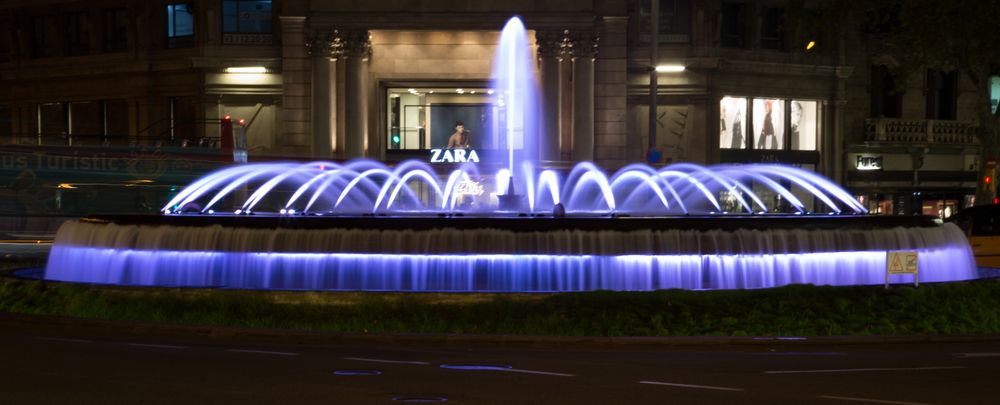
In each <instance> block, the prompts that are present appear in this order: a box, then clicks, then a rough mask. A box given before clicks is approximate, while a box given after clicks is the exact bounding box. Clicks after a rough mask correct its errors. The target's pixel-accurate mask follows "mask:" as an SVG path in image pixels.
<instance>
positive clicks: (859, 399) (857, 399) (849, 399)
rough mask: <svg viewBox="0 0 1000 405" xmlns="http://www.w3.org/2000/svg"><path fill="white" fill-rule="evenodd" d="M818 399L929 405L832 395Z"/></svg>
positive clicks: (916, 403) (898, 404) (899, 404)
mask: <svg viewBox="0 0 1000 405" xmlns="http://www.w3.org/2000/svg"><path fill="white" fill-rule="evenodd" d="M819 397H820V398H824V399H836V400H839V401H854V402H869V403H873V404H897V405H931V404H928V403H926V402H904V401H887V400H884V399H870V398H854V397H837V396H833V395H820V396H819Z"/></svg>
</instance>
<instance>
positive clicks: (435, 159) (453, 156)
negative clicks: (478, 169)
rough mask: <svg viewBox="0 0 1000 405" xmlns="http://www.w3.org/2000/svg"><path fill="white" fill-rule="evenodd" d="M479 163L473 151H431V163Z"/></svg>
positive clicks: (476, 154) (477, 156) (477, 155)
mask: <svg viewBox="0 0 1000 405" xmlns="http://www.w3.org/2000/svg"><path fill="white" fill-rule="evenodd" d="M465 162H473V163H479V154H478V153H476V150H475V149H431V163H465Z"/></svg>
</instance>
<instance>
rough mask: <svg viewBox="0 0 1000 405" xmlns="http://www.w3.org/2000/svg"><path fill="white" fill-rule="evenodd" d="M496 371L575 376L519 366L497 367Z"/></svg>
mask: <svg viewBox="0 0 1000 405" xmlns="http://www.w3.org/2000/svg"><path fill="white" fill-rule="evenodd" d="M497 371H509V372H511V373H524V374H540V375H551V376H556V377H576V376H575V375H573V374H566V373H554V372H551V371H537V370H524V369H520V368H503V369H497Z"/></svg>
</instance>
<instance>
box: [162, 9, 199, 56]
mask: <svg viewBox="0 0 1000 405" xmlns="http://www.w3.org/2000/svg"><path fill="white" fill-rule="evenodd" d="M193 8H194V7H193V6H192V4H191V3H177V4H167V47H168V48H177V47H181V46H190V45H192V44H193V43H192V42H191V40H192V39H194V9H193Z"/></svg>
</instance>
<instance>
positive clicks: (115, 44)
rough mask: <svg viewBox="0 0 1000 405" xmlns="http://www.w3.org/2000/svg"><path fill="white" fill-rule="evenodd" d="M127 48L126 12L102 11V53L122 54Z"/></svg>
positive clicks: (118, 9) (117, 9) (117, 10)
mask: <svg viewBox="0 0 1000 405" xmlns="http://www.w3.org/2000/svg"><path fill="white" fill-rule="evenodd" d="M127 46H128V10H126V9H124V8H115V9H108V10H104V47H103V48H104V52H123V51H125V48H126V47H127Z"/></svg>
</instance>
